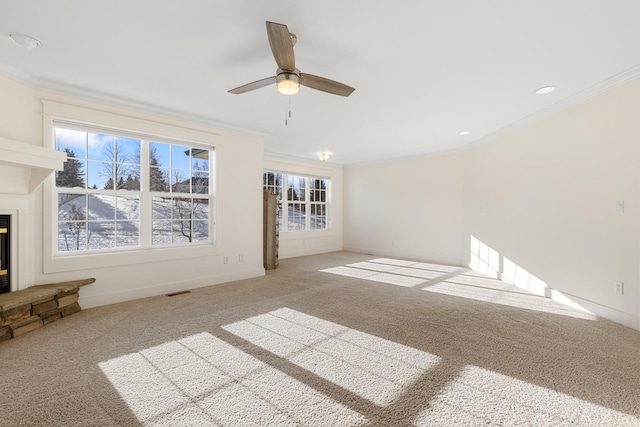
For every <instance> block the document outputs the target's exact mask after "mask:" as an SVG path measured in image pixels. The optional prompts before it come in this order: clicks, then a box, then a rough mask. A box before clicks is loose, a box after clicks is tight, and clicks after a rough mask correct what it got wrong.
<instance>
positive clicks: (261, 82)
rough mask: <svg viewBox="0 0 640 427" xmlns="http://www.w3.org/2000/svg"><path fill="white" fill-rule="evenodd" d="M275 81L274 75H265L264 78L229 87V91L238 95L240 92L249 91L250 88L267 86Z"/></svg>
mask: <svg viewBox="0 0 640 427" xmlns="http://www.w3.org/2000/svg"><path fill="white" fill-rule="evenodd" d="M275 82H276V76H273V77H267V78H266V79H262V80H258V81H255V82H252V83H247V84H246V85H242V86H240V87H237V88H235V89H231V90H230V91H229V93H235V94H236V95H240V94H241V93H245V92H249V91H250V90H256V89H260V88H261V87H265V86H269V85H270V84H273V83H275Z"/></svg>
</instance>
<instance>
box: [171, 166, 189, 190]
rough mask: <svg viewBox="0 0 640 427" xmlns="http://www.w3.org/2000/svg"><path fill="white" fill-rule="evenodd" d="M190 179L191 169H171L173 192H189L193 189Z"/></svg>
mask: <svg viewBox="0 0 640 427" xmlns="http://www.w3.org/2000/svg"><path fill="white" fill-rule="evenodd" d="M190 181H191V180H190V178H189V170H184V169H171V192H173V193H189V192H190V190H191V182H190Z"/></svg>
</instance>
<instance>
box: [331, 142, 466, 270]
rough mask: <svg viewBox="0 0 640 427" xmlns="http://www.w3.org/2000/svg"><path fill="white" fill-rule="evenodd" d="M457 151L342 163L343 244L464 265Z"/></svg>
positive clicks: (364, 251) (376, 252) (357, 248)
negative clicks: (378, 162)
mask: <svg viewBox="0 0 640 427" xmlns="http://www.w3.org/2000/svg"><path fill="white" fill-rule="evenodd" d="M462 166H463V162H462V158H461V157H460V155H455V154H454V155H443V156H435V157H424V158H419V159H415V160H404V161H394V162H389V163H383V164H374V165H361V166H352V167H346V168H345V169H344V237H343V239H344V248H345V250H350V251H355V252H363V253H373V254H377V255H386V256H397V257H404V258H408V259H417V260H426V261H432V262H441V263H445V264H452V265H462V264H463V262H464V257H463V247H464V239H463V235H462V225H463V219H462V203H463V201H462V194H463V191H462V186H463V174H462Z"/></svg>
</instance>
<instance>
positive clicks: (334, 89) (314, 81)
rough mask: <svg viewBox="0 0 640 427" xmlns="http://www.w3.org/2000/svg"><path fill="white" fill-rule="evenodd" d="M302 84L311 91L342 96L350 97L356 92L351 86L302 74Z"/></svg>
mask: <svg viewBox="0 0 640 427" xmlns="http://www.w3.org/2000/svg"><path fill="white" fill-rule="evenodd" d="M300 84H301V85H302V86H306V87H310V88H311V89H316V90H320V91H322V92H327V93H331V94H334V95H340V96H349V95H351V93H352V92H353V91H354V90H355V88H352V87H351V86H347V85H345V84H342V83H339V82H336V81H333V80H329V79H325V78H324V77H318V76H314V75H313V74H307V73H300Z"/></svg>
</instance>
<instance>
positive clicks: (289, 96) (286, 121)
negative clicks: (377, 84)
mask: <svg viewBox="0 0 640 427" xmlns="http://www.w3.org/2000/svg"><path fill="white" fill-rule="evenodd" d="M287 96H288V98H289V117H287V118H286V119H284V125H285V126H289V123H288V121H289V119H290V118H291V95H287Z"/></svg>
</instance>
